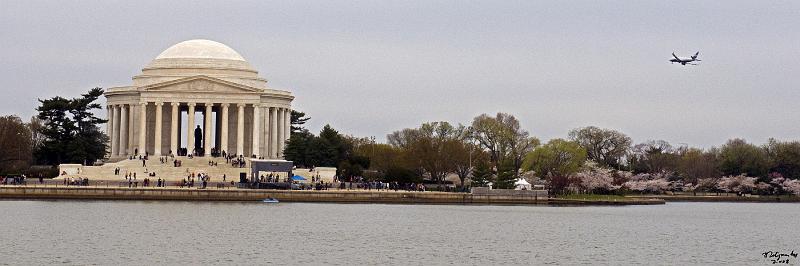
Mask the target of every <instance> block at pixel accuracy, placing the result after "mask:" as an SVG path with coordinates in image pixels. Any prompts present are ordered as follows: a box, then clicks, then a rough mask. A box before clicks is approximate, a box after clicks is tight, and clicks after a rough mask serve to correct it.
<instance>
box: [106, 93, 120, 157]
mask: <svg viewBox="0 0 800 266" xmlns="http://www.w3.org/2000/svg"><path fill="white" fill-rule="evenodd" d="M109 124H111V132H109V133H108V137H109V138H111V157H114V156H117V155H119V147H118V146H117V143H119V106H117V105H112V106H111V121H109Z"/></svg>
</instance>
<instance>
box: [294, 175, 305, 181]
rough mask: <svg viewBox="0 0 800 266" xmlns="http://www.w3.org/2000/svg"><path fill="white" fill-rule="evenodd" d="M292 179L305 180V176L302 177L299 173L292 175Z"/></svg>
mask: <svg viewBox="0 0 800 266" xmlns="http://www.w3.org/2000/svg"><path fill="white" fill-rule="evenodd" d="M292 180H294V181H300V180H306V178H305V177H302V176H299V175H296V176H293V177H292Z"/></svg>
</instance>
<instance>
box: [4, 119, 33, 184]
mask: <svg viewBox="0 0 800 266" xmlns="http://www.w3.org/2000/svg"><path fill="white" fill-rule="evenodd" d="M30 135H31V134H30V130H28V127H27V126H26V125H25V123H23V122H22V119H20V118H19V117H18V116H14V115H9V116H2V117H0V173H8V172H9V171H21V170H25V169H26V168H27V167H28V166H29V165H30V162H31V158H32V154H33V153H32V149H31V148H32V145H31V137H30Z"/></svg>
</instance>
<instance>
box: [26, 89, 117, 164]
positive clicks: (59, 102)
mask: <svg viewBox="0 0 800 266" xmlns="http://www.w3.org/2000/svg"><path fill="white" fill-rule="evenodd" d="M102 95H103V89H101V88H94V89H91V90H89V92H88V93H86V94H82V95H81V96H82V97H80V98H73V99H71V100H68V99H65V98H62V97H59V96H56V97H53V98H50V99H45V100H39V102H40V103H41V105H40V106H39V107H37V108H36V110H37V111H38V112H39V114H38V116H37V117H38V118H39V119H41V120H43V121H44V127H43V129H42V135H43V136H44V138H45V140H44V142H43V143H42V145H41V146H39V147H38V149H37V150H36V151H35V152H34V156H35V157H36V159H37V161H38V162H39V163H44V164H53V165H56V164H61V163H83V164H92V163H94V162H95V161H97V160H100V159H102V158H103V157H105V155H106V149H107V143H108V136H106V135H105V133H103V132H102V131H100V128H99V126H98V125H99V124H103V123H106V122H107V120H104V119H101V118H98V117H96V116H95V115H94V114H93V113H92V112H93V110H95V109H101V106H100V104H99V103H96V102H95V101H96V100H97V99H98V98H100V96H102Z"/></svg>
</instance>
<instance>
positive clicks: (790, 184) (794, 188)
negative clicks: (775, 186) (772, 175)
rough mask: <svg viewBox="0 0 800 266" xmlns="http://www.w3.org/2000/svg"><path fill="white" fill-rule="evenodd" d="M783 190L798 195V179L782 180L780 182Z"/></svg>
mask: <svg viewBox="0 0 800 266" xmlns="http://www.w3.org/2000/svg"><path fill="white" fill-rule="evenodd" d="M781 187H783V190H785V191H788V192H791V193H792V194H795V195H797V196H800V180H786V181H783V183H782V184H781Z"/></svg>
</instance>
